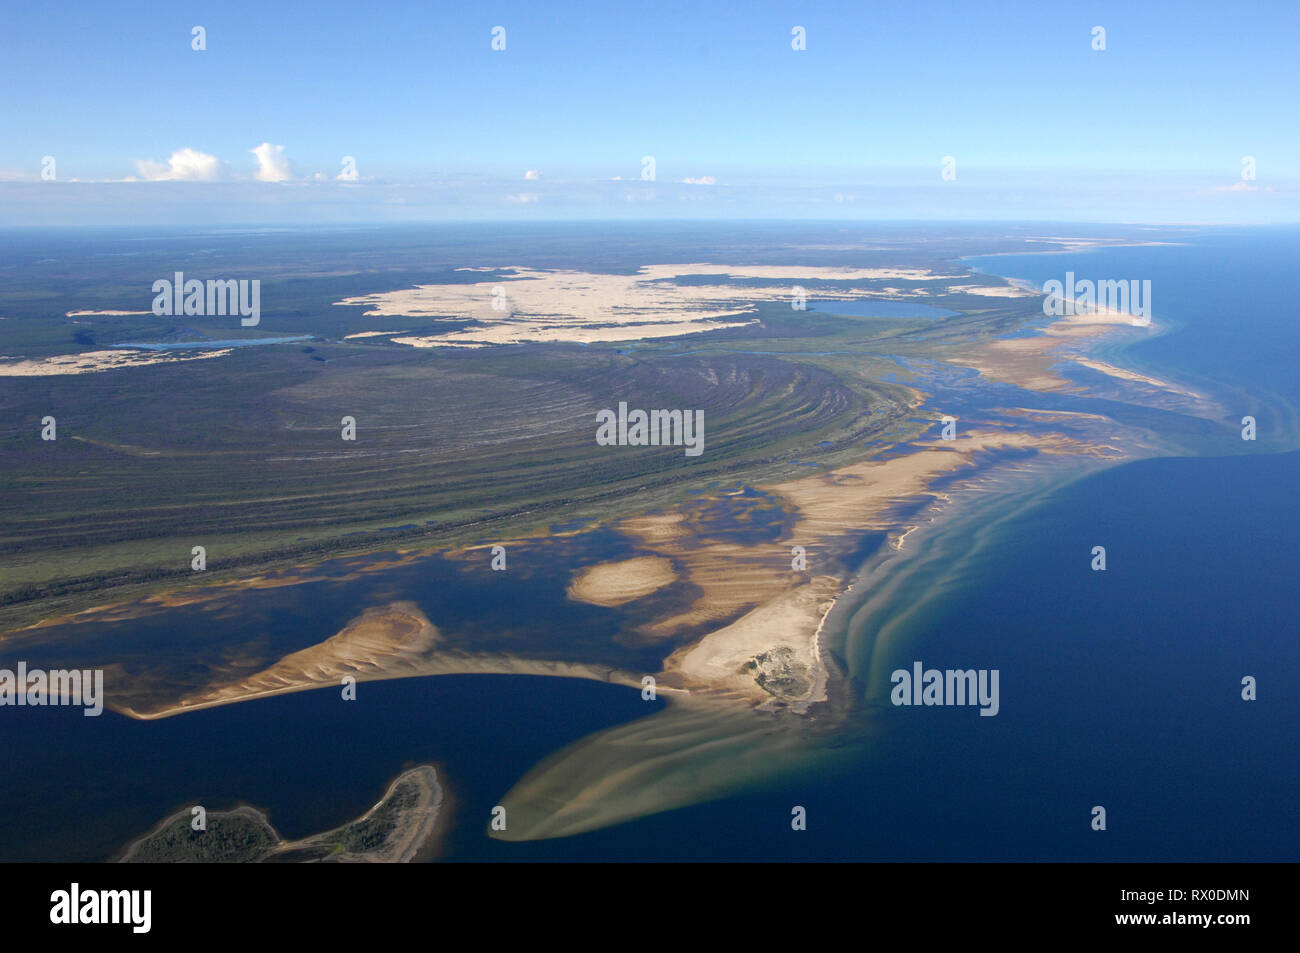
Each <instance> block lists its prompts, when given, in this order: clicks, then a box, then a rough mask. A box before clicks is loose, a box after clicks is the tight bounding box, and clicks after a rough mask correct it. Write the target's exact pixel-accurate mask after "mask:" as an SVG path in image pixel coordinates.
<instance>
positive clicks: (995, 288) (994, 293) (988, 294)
mask: <svg viewBox="0 0 1300 953" xmlns="http://www.w3.org/2000/svg"><path fill="white" fill-rule="evenodd" d="M948 294H968V295H979V296H980V297H982V298H1028V297H1031V296H1033V295H1035V294H1037V292H1034V291H1030V290H1029V289H1028V288H1017V287H1016V286H1015V285H949V286H948Z"/></svg>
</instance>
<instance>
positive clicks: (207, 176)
mask: <svg viewBox="0 0 1300 953" xmlns="http://www.w3.org/2000/svg"><path fill="white" fill-rule="evenodd" d="M135 167H136V169H137V170H138V171H139V173H140V177H141V178H142V179H145V180H146V181H149V182H213V181H216V180H217V179H220V178H221V177H222V171H223V170H222V164H221V160H220V159H218V158H217V157H216V156H213V155H208V154H207V153H206V152H199V151H198V150H197V149H177V150H176V151H175V152H173V153H172V154H171V158H169V159H168V160H167V161H166V162H165V163H164V162H155V161H154V160H152V159H141V160H140V161H139V162H137V163H136V164H135Z"/></svg>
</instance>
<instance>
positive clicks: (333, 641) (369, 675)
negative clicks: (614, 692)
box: [109, 602, 641, 720]
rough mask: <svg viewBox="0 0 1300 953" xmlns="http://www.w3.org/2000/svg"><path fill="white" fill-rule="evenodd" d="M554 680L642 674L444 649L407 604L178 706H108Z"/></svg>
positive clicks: (375, 611) (165, 713) (163, 713)
mask: <svg viewBox="0 0 1300 953" xmlns="http://www.w3.org/2000/svg"><path fill="white" fill-rule="evenodd" d="M466 674H483V675H550V676H555V677H559V678H586V679H591V680H594V681H602V682H611V683H615V684H622V685H629V686H638V687H639V686H640V684H641V682H640V675H638V674H634V673H631V672H623V671H619V670H618V669H614V668H610V667H607V666H598V665H587V664H583V663H571V662H557V661H548V660H543V659H523V658H515V657H512V656H506V655H496V654H488V653H472V652H463V651H458V650H454V649H445V648H443V647H442V645H441V635H440V634H439V632H438V629H437V627H436V626H435V625H434V624H433V623H432V622H430V621H429V619H428V618H427V617H426V616H425V615H424V613H423V612H422V611H420V608H419V607H418V606H416V605H415V604H414V603H410V602H394V603H391V604H389V605H386V606H381V607H376V608H371V609H367V610H365V611H364V612H362V613H361V614H360V615H359V616H357V618H356V619H354V620H353V621H352V622H350V623H348V625H347V626H346V627H344V629H343V630H342V631H340V632H338V633H337V634H335V635H333V636H330V637H329V638H328V639H326V640H325V641H323V642H319V643H317V644H316V645H313V646H309V647H308V648H305V649H301V650H299V651H297V652H293V653H291V654H289V655H286V656H285V657H284V658H282V659H281V660H280V661H279V662H277V663H275V664H274V665H272V666H271V667H270V668H266V669H263V670H262V671H260V672H257V673H255V674H253V675H251V676H246V677H242V678H231V679H227V680H221V679H220V678H218V679H217V680H216V681H214V682H213V683H212V684H210V685H208V686H207V687H206V688H204V689H202V690H200V691H198V692H193V693H191V694H189V695H186V696H184V697H182V698H180V699H179V700H175V701H166V702H163V703H162V704H160V705H159V707H156V708H149V709H148V710H139V709H136V708H131V707H127V706H118V705H115V704H114V703H113V700H112V699H111V698H110V699H109V707H110V708H113V709H114V710H116V711H120V712H121V713H122V714H124V715H128V716H130V717H132V718H140V719H144V720H149V719H154V718H167V717H170V716H171V715H178V714H182V713H184V712H188V711H198V710H200V709H204V708H214V707H216V706H218V705H228V704H231V703H233V702H241V701H248V700H250V699H253V698H266V697H269V696H272V695H283V694H287V693H289V692H300V691H307V690H310V689H313V688H322V687H326V686H334V687H340V686H342V685H343V679H344V678H345V677H351V678H354V679H355V680H356V682H357V683H358V684H359V683H361V682H368V681H383V680H386V679H391V678H412V677H417V676H424V675H466Z"/></svg>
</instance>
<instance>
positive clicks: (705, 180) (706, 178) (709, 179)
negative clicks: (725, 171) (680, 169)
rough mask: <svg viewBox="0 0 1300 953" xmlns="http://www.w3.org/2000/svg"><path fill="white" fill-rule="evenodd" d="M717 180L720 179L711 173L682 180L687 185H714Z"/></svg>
mask: <svg viewBox="0 0 1300 953" xmlns="http://www.w3.org/2000/svg"><path fill="white" fill-rule="evenodd" d="M717 181H718V180H717V179H715V178H714V177H713V176H711V175H701V176H699V177H698V178H694V179H682V182H684V183H685V184H686V185H714V184H716V183H717Z"/></svg>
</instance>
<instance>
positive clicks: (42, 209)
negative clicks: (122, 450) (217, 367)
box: [0, 0, 1300, 224]
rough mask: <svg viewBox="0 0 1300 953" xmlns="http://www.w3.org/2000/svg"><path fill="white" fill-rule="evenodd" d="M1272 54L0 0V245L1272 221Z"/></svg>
mask: <svg viewBox="0 0 1300 953" xmlns="http://www.w3.org/2000/svg"><path fill="white" fill-rule="evenodd" d="M195 25H201V26H203V27H204V28H205V30H206V44H207V49H206V50H204V51H202V52H196V51H194V50H193V49H191V29H192V27H194V26H195ZM796 25H797V26H802V27H804V28H805V30H806V36H807V49H806V50H802V51H795V50H793V49H791V30H792V28H793V27H794V26H796ZM494 26H503V27H504V28H505V43H506V49H505V50H504V51H494V50H493V49H492V48H491V43H492V32H491V31H492V28H493V27H494ZM1095 26H1102V27H1104V28H1105V30H1106V36H1105V40H1106V49H1105V50H1104V51H1097V50H1094V49H1093V48H1092V45H1093V37H1092V30H1093V27H1095ZM1298 39H1300V4H1297V3H1294V2H1281V0H1278V2H1265V3H1232V4H1226V3H1225V4H1210V3H1177V4H1175V3H1153V4H1134V3H1131V2H1125V3H1070V2H1064V3H1046V2H1023V3H1022V2H1014V3H1005V2H1004V3H997V2H988V3H979V2H951V0H950V2H944V3H926V2H917V3H907V2H897V3H895V2H885V3H877V2H865V0H860V2H856V3H844V4H835V3H817V4H794V3H756V4H742V3H734V4H733V3H713V4H709V3H698V4H697V3H628V4H623V3H617V4H615V3H601V4H597V3H572V2H556V3H549V4H539V3H531V4H514V3H500V4H483V5H480V4H442V3H375V4H354V3H350V4H294V5H283V6H281V5H272V4H268V3H240V2H235V3H230V2H225V3H219V4H184V3H171V4H163V3H132V4H123V5H105V4H99V3H69V4H65V5H60V6H58V7H49V6H45V5H38V4H7V5H6V7H5V12H4V13H3V15H2V18H0V53H2V54H3V55H0V84H3V88H4V89H5V95H4V99H3V103H2V105H0V180H3V181H0V197H3V198H6V199H7V200H8V201H7V202H3V203H0V223H6V224H18V223H20V222H21V223H25V224H40V223H50V224H71V223H74V222H75V221H77V220H84V221H86V222H88V223H95V224H104V223H112V222H113V221H115V220H116V219H119V218H122V219H129V218H130V217H131V216H134V217H135V218H136V219H137V220H176V221H187V220H188V221H195V220H207V219H213V220H222V219H224V220H229V219H230V218H231V217H232V216H233V217H235V218H237V219H239V220H243V221H253V220H260V219H264V220H268V221H280V220H295V219H301V220H304V221H321V220H357V219H363V220H380V219H384V218H421V217H430V218H456V217H464V218H492V217H503V218H517V217H534V218H537V217H542V218H544V217H560V218H562V217H574V216H577V217H601V216H605V215H609V216H613V217H628V216H646V217H676V216H691V217H701V216H703V217H712V216H715V215H720V216H739V217H746V216H756V217H768V216H771V215H777V216H784V215H788V216H791V217H810V216H811V217H823V216H830V217H852V218H873V217H882V218H945V217H953V218H985V217H987V218H1021V219H1023V218H1051V219H1063V218H1064V219H1078V220H1125V221H1243V222H1252V221H1297V220H1300V123H1297V122H1296V112H1297V110H1296V103H1297V99H1298V97H1297V92H1298V91H1300V66H1298V65H1297V64H1298V63H1300V57H1297V56H1296V55H1295V53H1294V48H1295V44H1296V42H1297V40H1298ZM263 143H266V144H267V147H266V149H265V150H264V152H266V154H267V156H268V158H269V162H268V163H267V164H265V165H263V166H259V160H258V159H257V157H255V155H254V154H253V153H252V151H251V150H254V149H256V148H258V147H259V146H262V144H263ZM184 150H189V151H184ZM178 154H179V156H178ZM647 155H652V156H654V158H655V173H656V180H655V182H654V183H644V182H641V181H640V177H641V172H642V157H643V156H647ZM45 156H53V157H54V159H55V163H56V176H55V179H54V181H42V180H41V177H40V176H41V169H42V159H43V157H45ZM344 156H352V157H354V158H355V160H356V169H357V178H356V179H355V180H352V181H347V182H340V181H339V180H338V179H337V176H338V175H339V173H340V170H341V168H342V159H343V157H344ZM945 156H951V157H953V159H954V160H955V171H956V178H955V179H953V180H951V181H945V180H943V179H942V178H941V175H940V171H941V161H942V159H943V157H945ZM1244 156H1252V157H1253V158H1254V160H1255V163H1256V175H1257V177H1256V178H1255V179H1253V180H1244V179H1243V178H1242V175H1241V168H1242V159H1243V157H1244ZM259 168H261V169H262V177H263V178H271V179H278V180H279V181H258V180H257V176H258V170H259ZM530 171H531V172H533V173H534V175H532V176H530V177H527V178H526V177H525V176H526V174H527V173H529V172H530ZM160 177H161V178H164V179H166V180H167V181H136V182H129V183H126V182H123V181H122V180H124V179H128V178H134V179H138V180H144V179H150V178H160ZM195 177H197V178H201V179H202V180H203V181H198V182H188V181H184V180H185V179H190V178H195ZM616 177H621V179H616ZM176 179H180V180H182V181H175V180H176ZM73 180H77V181H73ZM629 180H632V181H629ZM6 206H7V211H6V209H5V207H6Z"/></svg>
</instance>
